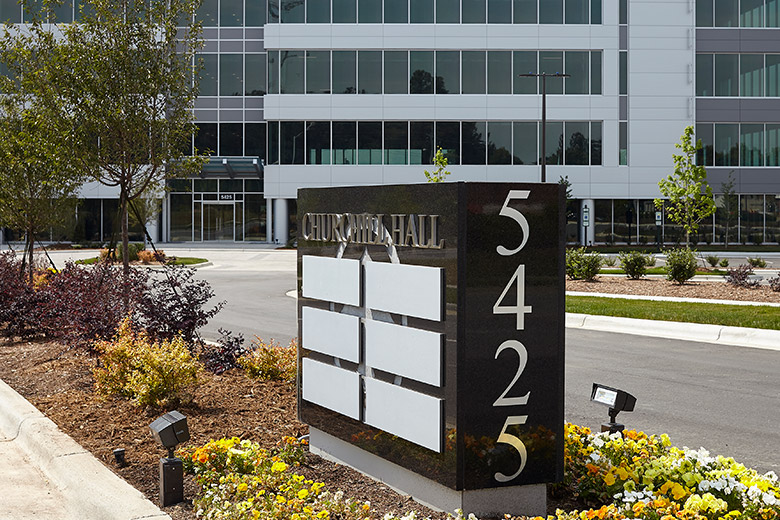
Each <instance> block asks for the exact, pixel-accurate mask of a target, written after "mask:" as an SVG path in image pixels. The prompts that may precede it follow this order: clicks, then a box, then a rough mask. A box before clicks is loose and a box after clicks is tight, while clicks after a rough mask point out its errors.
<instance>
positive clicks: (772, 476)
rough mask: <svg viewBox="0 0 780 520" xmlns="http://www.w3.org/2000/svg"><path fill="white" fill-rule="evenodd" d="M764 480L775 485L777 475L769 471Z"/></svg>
mask: <svg viewBox="0 0 780 520" xmlns="http://www.w3.org/2000/svg"><path fill="white" fill-rule="evenodd" d="M764 478H765V479H767V480H768V481H769V482H772V483H775V482H777V473H775V472H774V471H769V472H767V473H766V474H765V475H764Z"/></svg>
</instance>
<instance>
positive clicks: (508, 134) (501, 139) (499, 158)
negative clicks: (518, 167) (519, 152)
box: [487, 121, 512, 164]
mask: <svg viewBox="0 0 780 520" xmlns="http://www.w3.org/2000/svg"><path fill="white" fill-rule="evenodd" d="M487 135H488V143H487V161H488V164H512V123H511V122H509V121H506V122H505V121H500V122H499V121H491V122H488V124H487Z"/></svg>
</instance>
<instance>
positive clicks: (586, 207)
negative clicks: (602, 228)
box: [580, 199, 596, 246]
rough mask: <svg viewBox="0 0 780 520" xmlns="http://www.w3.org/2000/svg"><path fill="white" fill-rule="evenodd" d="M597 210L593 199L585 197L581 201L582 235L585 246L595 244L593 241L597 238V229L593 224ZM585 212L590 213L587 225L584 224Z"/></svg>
mask: <svg viewBox="0 0 780 520" xmlns="http://www.w3.org/2000/svg"><path fill="white" fill-rule="evenodd" d="M595 210H596V205H595V203H594V201H593V199H583V200H581V201H580V231H581V233H580V236H581V237H582V245H583V246H589V245H593V242H595V240H596V231H595V229H594V226H593V224H594V218H593V217H594V215H595ZM585 214H587V215H588V225H587V226H584V225H583V222H584V220H585V219H584V215H585Z"/></svg>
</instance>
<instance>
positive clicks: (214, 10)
mask: <svg viewBox="0 0 780 520" xmlns="http://www.w3.org/2000/svg"><path fill="white" fill-rule="evenodd" d="M4 1H7V0H4ZM17 9H18V7H17ZM77 12H78V11H77ZM218 16H219V0H203V2H202V3H201V4H200V7H198V11H197V12H196V14H195V18H196V19H197V20H198V21H200V22H203V25H204V26H205V27H209V26H216V25H217V17H218Z"/></svg>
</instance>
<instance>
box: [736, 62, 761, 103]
mask: <svg viewBox="0 0 780 520" xmlns="http://www.w3.org/2000/svg"><path fill="white" fill-rule="evenodd" d="M763 87H764V55H763V54H741V55H740V56H739V93H740V96H744V97H756V96H763V95H764V93H763Z"/></svg>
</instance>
